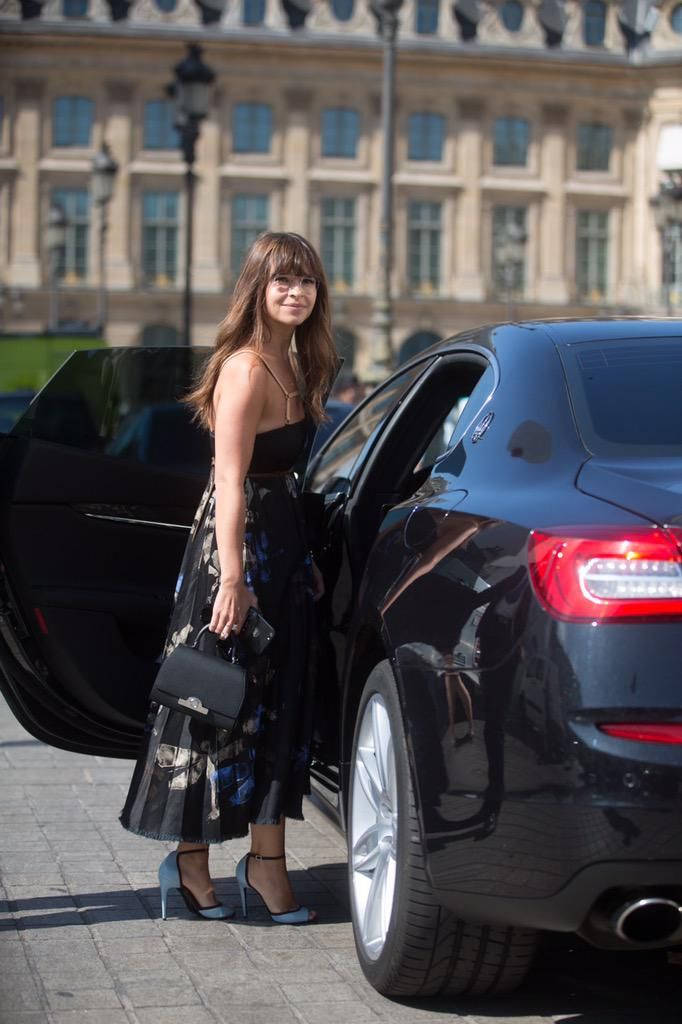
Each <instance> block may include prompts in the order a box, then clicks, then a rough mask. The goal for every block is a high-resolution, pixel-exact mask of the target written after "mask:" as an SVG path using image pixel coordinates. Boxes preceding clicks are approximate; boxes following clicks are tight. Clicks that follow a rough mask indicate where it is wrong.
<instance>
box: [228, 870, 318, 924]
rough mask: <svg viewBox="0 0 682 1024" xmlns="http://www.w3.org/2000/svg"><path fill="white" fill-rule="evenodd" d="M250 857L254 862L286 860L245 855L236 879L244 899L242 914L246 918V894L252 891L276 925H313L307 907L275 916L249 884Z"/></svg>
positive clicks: (236, 871) (296, 908) (312, 919)
mask: <svg viewBox="0 0 682 1024" xmlns="http://www.w3.org/2000/svg"><path fill="white" fill-rule="evenodd" d="M249 857H253V858H254V860H284V854H280V856H279V857H263V856H261V854H260V853H245V854H244V856H243V857H242V859H241V860H240V861H239V863H238V864H237V868H236V870H235V877H236V879H237V884H238V885H239V895H240V896H241V899H242V913H243V915H244V917H245V918H246V916H247V909H248V908H247V904H246V893H247V891H248V890H249V889H251V890H252V891H253V892H255V894H256V896H258V898H259V899H260V901H261V903H262V904H263V906H264V907H265V909H266V910H267V912H268V914H269V915H270V917H271V918H272V920H273V921H274V923H275V924H312V923H313V921H314V920H315V918H314V917H312V918H311V916H310V911H309V910H308V908H307V907H301V906H298V907H294V909H293V910H285V911H284V913H282V914H273V912H272V911H271V910H270V907H269V906H268V905H267V903H266V902H265V900H264V899H263V897H262V896H261V894H260V893H259V892H258V889H254V888H253V886H252V885H251V883H250V882H249Z"/></svg>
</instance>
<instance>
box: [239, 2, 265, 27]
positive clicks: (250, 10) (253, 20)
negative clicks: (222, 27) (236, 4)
mask: <svg viewBox="0 0 682 1024" xmlns="http://www.w3.org/2000/svg"><path fill="white" fill-rule="evenodd" d="M264 20H265V0H243V7H242V21H243V22H244V24H245V25H262V24H263V21H264Z"/></svg>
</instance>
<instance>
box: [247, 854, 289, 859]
mask: <svg viewBox="0 0 682 1024" xmlns="http://www.w3.org/2000/svg"><path fill="white" fill-rule="evenodd" d="M247 856H249V857H253V859H254V860H284V858H285V856H286V854H284V853H280V855H279V856H278V857H266V856H264V855H263V854H262V853H249V854H248V855H247Z"/></svg>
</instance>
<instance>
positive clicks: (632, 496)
mask: <svg viewBox="0 0 682 1024" xmlns="http://www.w3.org/2000/svg"><path fill="white" fill-rule="evenodd" d="M576 483H577V487H578V489H579V490H580V491H582V492H583V493H584V494H589V495H591V496H592V497H594V498H600V499H601V500H602V501H608V502H609V503H610V504H612V505H618V506H619V507H620V508H623V509H626V510H627V511H629V512H634V513H635V514H637V515H640V516H644V517H646V518H647V519H650V520H651V521H652V522H654V523H659V524H661V525H662V526H682V459H680V458H660V457H659V458H650V459H633V458H627V459H625V458H623V459H604V458H599V459H595V458H593V459H589V460H588V461H587V462H586V463H584V465H583V466H582V467H581V469H580V472H579V473H578V478H577V481H576Z"/></svg>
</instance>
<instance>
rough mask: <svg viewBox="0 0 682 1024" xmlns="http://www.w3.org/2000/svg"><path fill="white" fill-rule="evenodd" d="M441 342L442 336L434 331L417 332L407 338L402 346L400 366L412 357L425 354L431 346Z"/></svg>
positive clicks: (399, 356) (399, 354)
mask: <svg viewBox="0 0 682 1024" xmlns="http://www.w3.org/2000/svg"><path fill="white" fill-rule="evenodd" d="M440 340H441V339H440V335H438V334H435V333H434V332H433V331H416V332H415V333H414V334H411V335H410V336H409V338H406V339H405V341H404V342H403V343H402V345H401V346H400V351H399V353H398V364H399V365H402V364H403V363H406V362H407V360H408V359H411V358H412V356H416V355H417V354H418V353H419V352H423V351H424V349H425V348H428V347H429V345H434V344H435V343H436V342H437V341H440Z"/></svg>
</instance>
